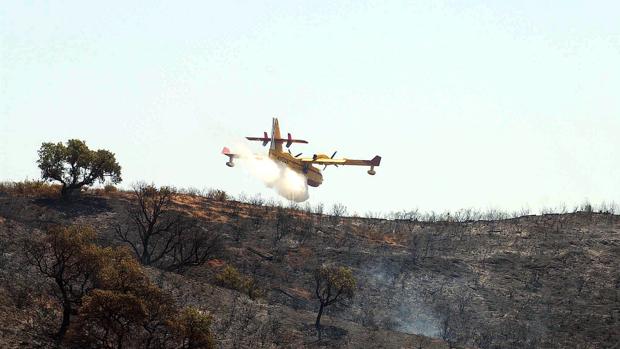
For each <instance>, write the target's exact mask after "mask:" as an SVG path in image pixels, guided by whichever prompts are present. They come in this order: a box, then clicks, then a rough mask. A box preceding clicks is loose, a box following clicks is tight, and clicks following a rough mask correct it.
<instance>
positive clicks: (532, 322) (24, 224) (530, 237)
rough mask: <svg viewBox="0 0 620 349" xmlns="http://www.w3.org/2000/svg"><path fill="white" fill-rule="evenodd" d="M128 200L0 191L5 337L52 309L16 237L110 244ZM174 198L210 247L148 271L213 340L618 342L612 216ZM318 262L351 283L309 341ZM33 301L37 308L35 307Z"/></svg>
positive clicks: (304, 343) (618, 281)
mask: <svg viewBox="0 0 620 349" xmlns="http://www.w3.org/2000/svg"><path fill="white" fill-rule="evenodd" d="M131 200H133V199H132V196H131V194H128V193H114V194H110V195H107V196H101V195H86V196H85V197H84V198H82V199H81V200H78V201H77V202H73V203H71V204H65V203H62V202H59V201H57V200H53V199H41V198H36V197H7V196H4V197H0V217H2V218H1V220H0V230H1V231H2V235H1V237H2V242H3V245H2V248H3V251H0V252H3V254H2V258H3V260H2V262H3V263H4V264H3V267H2V274H1V276H2V283H1V284H0V286H1V287H2V291H3V293H4V295H5V297H3V298H4V300H5V302H4V305H3V306H2V311H3V312H5V313H7V314H10V313H15V314H16V316H9V317H3V318H5V319H6V320H3V321H5V322H4V323H2V328H3V329H4V330H3V336H4V338H9V339H6V343H9V345H8V346H16V345H17V343H19V341H24V340H25V339H24V338H29V339H28V340H27V343H30V344H33V343H39V342H42V343H44V340H45V337H44V336H43V337H41V335H40V333H41V331H40V328H37V327H38V326H37V322H36V321H38V320H36V319H39V320H40V319H44V320H45V319H47V320H46V321H51V320H50V318H53V307H52V306H51V305H49V304H47V303H46V301H45V299H44V297H43V296H42V295H41V294H40V293H37V290H38V289H39V288H40V287H39V286H38V285H40V284H43V283H44V280H42V279H41V278H40V277H39V276H37V275H36V273H34V272H33V271H32V270H30V269H28V268H27V267H24V266H23V265H21V262H22V261H21V260H20V258H19V246H20V244H21V243H23V240H24V239H27V238H28V236H29V234H31V233H32V231H33V230H37V229H44V228H45V226H46V225H47V224H54V223H61V224H72V223H84V224H90V225H93V226H95V227H96V228H97V230H98V231H99V240H100V243H101V244H102V245H115V244H121V242H120V241H119V240H118V239H117V238H116V236H115V233H114V232H115V226H117V225H118V224H123V223H124V221H125V220H126V216H125V215H126V209H127V207H128V205H129V203H130V202H131ZM173 206H174V207H173V209H174V210H175V211H179V212H182V213H183V214H184V215H185V216H187V217H193V218H194V219H197V220H199V221H200V222H202V223H204V224H211V225H213V224H215V226H216V227H217V231H218V233H219V234H220V237H221V245H220V248H219V249H218V250H217V251H214V252H213V254H212V255H210V256H209V261H208V262H207V263H205V264H202V265H199V266H194V267H191V268H188V269H187V270H184V273H183V274H182V275H181V274H175V273H170V272H166V271H162V270H160V269H157V268H152V269H150V274H151V275H152V277H153V280H155V281H156V282H157V283H158V284H159V285H160V286H161V287H163V288H165V289H167V290H168V291H170V292H172V293H173V294H174V296H175V299H177V301H178V302H179V303H180V304H184V305H186V304H192V305H197V306H199V307H201V308H202V309H205V310H208V311H210V312H211V313H212V314H213V315H214V324H213V327H214V331H215V335H216V336H217V339H218V342H219V343H220V346H222V347H240V346H241V347H244V346H245V347H364V346H367V345H368V343H374V345H373V346H375V347H424V348H427V347H428V348H430V347H447V344H446V342H448V343H451V344H454V345H458V346H472V347H481V348H499V347H501V348H507V347H508V348H510V347H514V348H523V347H547V348H561V347H567V346H568V347H581V348H589V347H611V346H613V345H614V344H615V343H617V342H618V341H619V340H620V333H618V328H620V322H619V317H620V316H619V310H620V302H619V298H620V275H619V273H618V270H619V269H620V268H619V267H620V265H619V260H618V257H619V255H620V237H619V235H618V232H619V230H620V220H619V219H618V217H617V216H614V215H609V214H596V213H591V212H590V213H574V214H565V215H544V216H527V217H521V218H517V219H510V220H501V221H478V222H433V223H429V222H418V221H393V220H378V219H361V218H340V217H330V216H325V215H320V214H314V213H311V212H305V211H303V210H297V209H290V208H278V207H269V206H264V205H261V203H255V204H254V205H252V204H246V203H240V202H237V201H229V200H215V199H212V198H205V197H201V196H191V195H184V196H177V197H176V198H175V200H174V205H173ZM322 264H332V265H339V266H347V267H350V268H351V269H352V270H353V272H354V275H355V277H356V279H357V291H356V295H355V297H354V299H353V301H352V302H350V303H349V304H347V305H345V306H339V307H336V306H334V307H331V308H327V311H326V316H325V318H324V320H323V325H324V326H325V328H326V334H327V336H326V337H327V338H326V339H325V340H323V341H321V342H318V341H316V336H315V333H314V330H313V328H312V324H313V321H314V317H315V314H316V313H315V312H316V310H317V308H318V302H317V301H316V300H315V296H314V294H313V292H314V279H313V272H314V270H315V268H316V267H317V266H319V265H322ZM226 266H234V267H235V268H236V270H238V271H239V273H240V275H242V277H244V278H247V280H252V281H253V290H254V291H253V292H252V293H251V294H250V295H251V296H252V297H249V296H248V294H249V293H248V291H247V289H237V290H235V289H228V288H226V287H230V285H222V284H221V279H218V275H221V273H222V271H223V270H224V269H225V268H226ZM221 286H226V287H221ZM233 288H234V287H233ZM20 299H21V300H20ZM48 303H49V302H48ZM41 304H47V305H46V306H47V307H48V308H49V309H50V310H49V311H48V312H49V313H50V314H42V311H41V309H46V308H45V307H42V306H41ZM34 305H36V306H34ZM415 334H421V335H424V336H426V337H422V336H416V335H415ZM427 337H434V338H437V339H436V340H432V339H429V338H427ZM40 338H43V339H40Z"/></svg>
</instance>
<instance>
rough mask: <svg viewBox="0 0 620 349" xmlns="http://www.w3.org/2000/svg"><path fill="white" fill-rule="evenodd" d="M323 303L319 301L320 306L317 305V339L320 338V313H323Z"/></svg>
mask: <svg viewBox="0 0 620 349" xmlns="http://www.w3.org/2000/svg"><path fill="white" fill-rule="evenodd" d="M324 307H325V305H324V304H323V303H322V302H321V307H319V313H318V314H317V316H316V323H315V324H314V325H315V326H316V333H317V335H318V336H319V340H321V315H323V308H324Z"/></svg>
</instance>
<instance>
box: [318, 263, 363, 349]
mask: <svg viewBox="0 0 620 349" xmlns="http://www.w3.org/2000/svg"><path fill="white" fill-rule="evenodd" d="M314 279H315V281H316V290H315V294H316V297H317V298H318V300H319V312H318V314H317V316H316V323H315V326H316V330H317V333H318V336H319V339H321V316H322V315H323V310H324V308H325V307H327V306H329V305H332V304H334V303H336V302H341V301H343V300H345V299H351V298H353V295H354V292H355V278H354V277H353V272H352V271H351V269H349V268H347V267H331V266H321V267H319V268H317V269H316V270H315V272H314Z"/></svg>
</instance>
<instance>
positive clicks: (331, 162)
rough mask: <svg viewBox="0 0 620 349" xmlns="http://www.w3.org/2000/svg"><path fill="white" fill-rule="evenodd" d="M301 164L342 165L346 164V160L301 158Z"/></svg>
mask: <svg viewBox="0 0 620 349" xmlns="http://www.w3.org/2000/svg"><path fill="white" fill-rule="evenodd" d="M301 162H304V163H312V164H317V165H344V164H345V162H347V160H346V159H330V158H325V159H321V158H318V159H313V158H302V159H301Z"/></svg>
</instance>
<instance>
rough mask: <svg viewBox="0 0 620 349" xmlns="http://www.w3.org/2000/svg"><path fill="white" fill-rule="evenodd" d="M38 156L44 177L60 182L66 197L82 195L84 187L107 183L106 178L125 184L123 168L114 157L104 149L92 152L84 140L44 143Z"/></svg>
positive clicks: (62, 192) (63, 194)
mask: <svg viewBox="0 0 620 349" xmlns="http://www.w3.org/2000/svg"><path fill="white" fill-rule="evenodd" d="M38 153H39V160H37V163H38V164H39V168H40V169H41V177H42V178H43V179H44V180H49V181H58V182H60V183H61V184H62V189H61V194H62V196H63V197H65V198H66V197H70V196H73V195H79V193H80V189H81V188H82V187H83V186H88V185H92V184H93V183H95V182H96V181H99V182H100V183H103V182H105V179H106V177H109V178H110V180H111V181H112V183H115V184H116V183H119V182H120V181H121V166H120V165H119V164H118V162H116V158H115V156H114V154H113V153H111V152H109V151H108V150H104V149H99V150H96V151H95V150H90V149H89V148H88V147H87V146H86V143H85V142H84V141H81V140H78V139H70V140H68V141H67V143H66V145H65V144H63V143H62V142H59V143H43V144H42V145H41V148H40V149H39V151H38Z"/></svg>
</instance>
